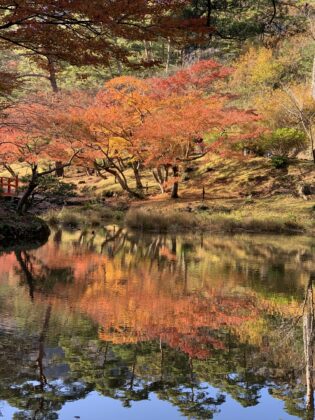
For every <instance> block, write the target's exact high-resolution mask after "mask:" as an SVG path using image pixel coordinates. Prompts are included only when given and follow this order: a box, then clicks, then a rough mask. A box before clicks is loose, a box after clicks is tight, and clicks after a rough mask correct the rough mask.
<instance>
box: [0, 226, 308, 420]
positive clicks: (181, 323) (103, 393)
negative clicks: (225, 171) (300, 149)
mask: <svg viewBox="0 0 315 420" xmlns="http://www.w3.org/2000/svg"><path fill="white" fill-rule="evenodd" d="M314 245H315V243H314V241H313V240H312V239H309V238H303V237H300V238H296V237H284V238H273V237H263V236H260V237H253V236H235V237H210V236H206V235H202V236H194V235H185V236H177V237H176V236H161V235H158V236H150V235H138V234H136V233H132V232H128V231H126V230H124V229H121V228H119V227H111V228H108V229H107V230H105V231H104V232H73V233H69V232H63V231H61V230H58V231H55V232H54V233H53V234H52V237H51V239H50V241H49V243H47V244H46V245H44V246H43V247H41V248H39V249H35V250H34V249H33V250H26V249H25V250H16V251H15V252H11V253H7V254H2V255H1V256H0V267H1V272H0V315H1V320H0V334H1V341H0V362H1V364H0V366H1V367H0V399H1V400H3V401H5V402H6V404H9V405H10V407H13V408H14V410H13V411H14V412H15V414H14V418H16V419H55V418H58V417H59V418H67V417H63V408H64V407H66V406H67V404H69V402H71V401H81V400H83V398H85V397H86V396H88V395H90V393H91V392H92V391H97V392H98V397H97V398H99V399H102V398H104V397H109V398H111V399H115V400H118V401H120V402H121V405H122V407H125V409H126V410H127V409H128V410H129V412H131V411H132V410H133V409H134V408H135V407H136V406H137V404H140V403H141V401H146V400H147V401H148V400H150V401H152V396H153V395H154V396H155V397H157V398H158V401H160V404H162V403H163V402H165V403H168V404H169V406H170V407H171V406H173V407H176V409H177V412H178V416H179V417H180V416H183V417H188V418H205V419H209V418H213V417H215V418H226V419H227V418H230V417H229V415H228V414H227V413H228V411H227V410H228V407H229V406H231V404H232V402H231V401H235V402H237V403H238V405H237V406H236V408H235V409H234V411H235V410H236V412H235V415H237V414H238V415H239V418H243V417H242V416H243V415H245V414H244V413H245V412H246V413H247V412H250V413H252V418H254V417H255V414H254V411H253V410H255V407H258V406H261V407H263V408H264V410H265V413H267V412H269V411H270V401H271V400H272V401H276V400H278V401H282V403H281V405H279V406H277V407H278V408H277V410H278V411H277V412H276V413H274V416H273V417H272V418H279V417H281V418H286V417H285V416H288V417H287V418H292V417H289V415H291V416H293V418H294V417H295V418H308V419H311V418H313V417H314V389H313V387H314V384H313V368H314V346H313V344H314V302H313V283H314V280H315V252H314V250H315V247H314ZM265 391H267V394H266V392H265ZM91 410H92V412H93V407H91ZM130 410H131V411H130ZM155 410H156V405H155ZM243 410H247V411H243ZM76 414H77V415H79V416H80V412H79V413H76ZM269 415H270V412H269ZM95 416H96V413H95ZM173 416H174V414H173V411H172V414H171V411H170V412H169V418H174V417H173ZM72 417H73V416H72ZM89 418H96V417H93V413H92V415H91V416H90V417H89ZM113 418H115V417H113Z"/></svg>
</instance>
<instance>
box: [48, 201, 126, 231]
mask: <svg viewBox="0 0 315 420" xmlns="http://www.w3.org/2000/svg"><path fill="white" fill-rule="evenodd" d="M123 217H124V211H123V210H120V209H117V208H109V207H104V206H103V205H101V204H86V205H84V206H80V207H65V208H63V209H61V210H49V211H48V212H47V213H45V214H44V215H43V218H44V220H46V221H47V223H48V224H49V225H50V226H58V225H60V226H63V227H65V228H71V229H77V228H79V227H80V228H82V227H85V226H92V227H99V226H102V225H104V224H106V223H109V222H112V221H115V222H118V221H120V220H122V219H123Z"/></svg>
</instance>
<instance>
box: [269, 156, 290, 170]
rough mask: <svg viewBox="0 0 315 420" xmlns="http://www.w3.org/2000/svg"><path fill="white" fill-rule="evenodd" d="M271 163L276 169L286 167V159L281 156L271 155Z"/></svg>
mask: <svg viewBox="0 0 315 420" xmlns="http://www.w3.org/2000/svg"><path fill="white" fill-rule="evenodd" d="M271 164H272V166H273V167H274V168H276V169H282V168H286V167H287V166H288V159H287V158H286V157H282V156H273V157H272V158H271Z"/></svg>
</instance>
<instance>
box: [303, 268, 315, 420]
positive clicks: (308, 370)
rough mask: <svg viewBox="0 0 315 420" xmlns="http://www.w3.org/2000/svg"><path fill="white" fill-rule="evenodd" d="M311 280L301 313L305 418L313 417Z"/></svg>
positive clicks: (312, 312) (312, 305) (312, 307)
mask: <svg viewBox="0 0 315 420" xmlns="http://www.w3.org/2000/svg"><path fill="white" fill-rule="evenodd" d="M313 280H314V275H311V276H310V280H309V283H308V285H307V289H306V295H305V307H304V313H303V342H304V357H305V379H306V410H307V419H313V417H314V383H313V367H314V366H313V358H314V347H313V339H314V300H313Z"/></svg>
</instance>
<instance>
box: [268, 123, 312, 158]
mask: <svg viewBox="0 0 315 420" xmlns="http://www.w3.org/2000/svg"><path fill="white" fill-rule="evenodd" d="M261 145H262V148H263V150H264V151H265V152H266V153H267V152H269V153H272V155H274V156H279V157H282V158H293V157H296V156H297V155H298V154H299V153H300V152H302V151H303V150H306V149H307V146H308V145H307V139H306V135H305V133H304V132H303V131H301V130H297V129H296V128H278V129H276V130H275V131H273V132H272V133H271V134H268V135H265V136H264V137H262V139H261Z"/></svg>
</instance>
